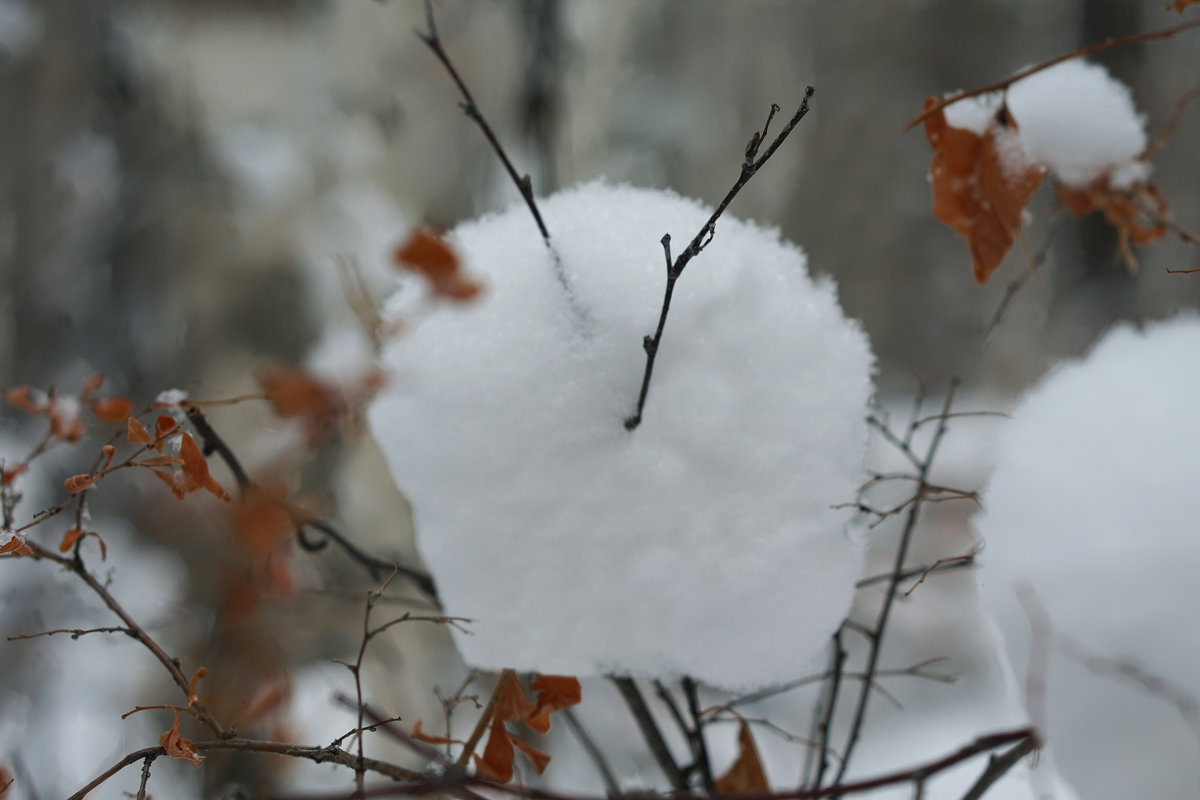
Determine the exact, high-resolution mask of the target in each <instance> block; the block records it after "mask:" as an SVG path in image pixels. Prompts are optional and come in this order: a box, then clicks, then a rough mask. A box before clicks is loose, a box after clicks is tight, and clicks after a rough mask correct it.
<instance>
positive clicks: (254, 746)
mask: <svg viewBox="0 0 1200 800" xmlns="http://www.w3.org/2000/svg"><path fill="white" fill-rule="evenodd" d="M191 745H192V748H193V749H195V750H196V751H197V752H200V753H205V752H210V751H217V750H236V751H240V752H244V753H273V754H275V755H280V756H288V757H290V758H303V759H307V760H309V761H312V762H315V763H317V764H326V763H328V764H337V765H339V766H343V767H349V768H350V769H355V768H356V767H357V766H358V763H359V762H358V757H357V756H355V755H352V754H351V753H349V752H348V751H346V750H341V749H339V748H336V747H306V746H303V745H298V744H290V743H287V742H270V741H263V740H258V739H242V738H238V737H230V738H228V739H218V740H216V741H209V742H192V743H191ZM165 755H167V751H166V750H165V749H163V748H162V747H146V748H143V749H141V750H136V751H134V752H132V753H130V754H128V755H126V756H125V757H124V758H122V759H120V760H119V761H118V762H117V763H116V764H113V765H112V766H111V767H109V768H108V769H106V770H105V771H104V772H102V773H100V775H98V776H97V777H95V778H93V779H92V780H91V781H90V782H89V783H88V784H87V785H86V786H84V787H83V788H82V789H80V790H79V791H77V792H75V794H73V795H71V796H70V797H69V798H67V800H83V798H84V797H87V795H88V794H90V793H91V792H92V791H93V790H94V789H96V788H97V787H99V786H100V785H101V784H103V783H104V782H105V781H107V780H108V779H109V778H111V777H112V776H114V775H116V774H117V773H118V772H120V771H121V770H123V769H125V767H128V766H129V765H130V764H136V763H137V762H139V761H143V760H145V759H147V758H151V757H153V758H160V757H162V756H165ZM363 767H364V768H365V769H366V770H367V771H368V772H373V773H376V774H378V775H383V776H384V777H387V778H391V779H393V780H397V781H420V783H419V784H416V785H418V786H421V787H422V788H423V789H424V791H422V792H413V793H414V794H418V793H419V794H425V793H429V792H433V791H438V790H440V788H441V787H440V785H439V784H437V783H435V782H432V781H431V780H430V776H428V775H423V774H422V773H420V772H414V771H413V770H410V769H405V768H404V767H401V766H397V765H396V764H391V763H388V762H386V761H380V760H378V759H374V758H368V759H364V760H363ZM372 796H378V795H372Z"/></svg>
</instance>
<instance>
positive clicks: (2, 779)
mask: <svg viewBox="0 0 1200 800" xmlns="http://www.w3.org/2000/svg"><path fill="white" fill-rule="evenodd" d="M15 780H16V778H14V777H13V776H12V775H11V774H9V771H8V770H7V769H6V768H4V767H3V766H0V800H3V798H5V797H7V796H8V787H10V786H12V784H13V781H15Z"/></svg>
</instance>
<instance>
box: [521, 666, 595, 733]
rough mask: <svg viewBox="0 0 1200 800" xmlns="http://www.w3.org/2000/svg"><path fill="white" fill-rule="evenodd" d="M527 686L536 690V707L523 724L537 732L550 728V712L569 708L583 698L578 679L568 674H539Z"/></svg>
mask: <svg viewBox="0 0 1200 800" xmlns="http://www.w3.org/2000/svg"><path fill="white" fill-rule="evenodd" d="M529 688H531V689H533V691H535V692H537V707H536V708H535V709H534V710H533V713H531V714H530V715H529V717H528V718H527V719H526V720H525V724H526V725H528V726H529V727H531V728H533V729H534V730H535V731H537V732H538V733H547V732H548V731H549V730H550V715H551V714H553V713H554V712H555V711H561V710H562V709H564V708H570V707H571V706H573V705H576V704H577V703H579V702H580V700H582V699H583V694H582V690H581V689H580V686H579V679H578V678H572V677H570V676H568V675H539V676H538V677H537V678H535V679H534V680H533V682H532V683H531V684H529Z"/></svg>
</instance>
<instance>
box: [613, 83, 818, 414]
mask: <svg viewBox="0 0 1200 800" xmlns="http://www.w3.org/2000/svg"><path fill="white" fill-rule="evenodd" d="M812 96H813V87H811V86H809V87H808V88H807V89H806V90H805V92H804V100H803V102H801V103H800V107H799V108H798V109H796V113H795V114H793V115H792V118H791V119H790V120H788V122H787V124H786V125H784V127H783V130H782V131H780V132H779V135H778V136H776V137H775V139H774V141H772V142H771V144H770V146H769V147H767V150H766V152H765V153H763V155H762V156H761V157H759V158H758V160H755V159H754V156H755V155H756V154H757V153H758V147H759V144H761V142H762V141H763V140H764V139H765V134H766V126H765V125H764V126H763V131H762V132H755V134H754V136H753V137H751V139H750V143H749V144H748V145H747V146H746V160H745V161H744V162H743V163H742V171H741V173H740V174H739V175H738V179H737V181H736V182H735V183H734V184H733V187H732V188H730V190H729V191H728V192H727V193H726V194H725V197H724V199H722V200H721V202H720V204H719V205H718V206H717V208H716V210H715V211H713V213H712V215H711V216H710V217H709V218H708V221H707V222H705V223H704V225H703V227H701V228H700V231H699V232H698V233H697V234H696V235H695V236H694V237H692V241H691V242H690V243H688V246H687V247H685V248H684V249H683V251H682V252H681V253H680V254H679V255H678V256H676V257H675V260H674V261H672V260H671V237H670V235H669V234H667V235H664V236H663V238H662V245H663V250H664V251H665V252H666V256H667V283H666V288H665V290H664V291H663V302H662V309H661V310H660V311H659V315H658V326H657V327H656V328H655V331H654V335H653V336H647V337H644V338H643V340H642V349H643V350H645V351H646V367H645V370H644V371H643V373H642V385H641V388H640V389H639V390H638V399H637V409H636V410H635V411H634V413H633V416H631V417H629V418H628V419H626V420H625V428H626V430H634V429H635V428H637V426H638V425H640V424H641V423H642V412H643V411H644V409H645V407H646V396H647V395H648V394H649V391H650V378H651V377H652V376H653V374H654V359H655V357H656V356H657V355H658V347H659V344H661V343H662V336H663V330H664V329H665V328H666V325H667V315H668V314H669V313H670V311H671V295H672V294H673V293H674V291H675V281H677V280H679V276H680V275H682V274H683V271H684V269H686V268H687V265H688V263H689V262H690V261H691V260H692V259H693V258H695V257H696V256H698V255H699V254H700V252H701V251H702V250H703V249H704V248H705V247H707V246H708V243H709V242H711V241H712V238H713V236H714V235H715V233H716V230H717V220H718V219H720V217H721V215H722V214H724V213H725V209H726V208H728V207H729V204H730V203H731V202H733V199H734V198H735V197H737V195H738V192H740V191H741V190H742V187H743V186H745V185H746V184H747V183H748V182H749V181H750V179H751V178H753V177H754V175H755V174H756V173H757V172H758V171H759V170H760V169H762V166H763V164H766V163H767V159H769V158H770V157H771V156H772V155H774V154H775V151H776V150H778V149H779V146H780V145H781V144H783V142H784V140H785V139H787V137H788V135H789V134H791V132H792V129H793V128H795V127H796V125H797V124H798V123H799V122H800V120H802V119H804V117H805V115H806V114H808V101H809V100H810V99H812ZM773 116H774V112H772V113H771V114H770V115H768V117H767V124H770V122H771V117H773Z"/></svg>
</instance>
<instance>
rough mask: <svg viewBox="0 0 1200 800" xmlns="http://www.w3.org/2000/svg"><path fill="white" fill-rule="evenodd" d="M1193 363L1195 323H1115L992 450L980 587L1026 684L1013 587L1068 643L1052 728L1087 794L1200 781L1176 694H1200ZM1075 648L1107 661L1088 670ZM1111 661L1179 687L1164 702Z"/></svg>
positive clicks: (1059, 663) (1052, 705)
mask: <svg viewBox="0 0 1200 800" xmlns="http://www.w3.org/2000/svg"><path fill="white" fill-rule="evenodd" d="M1197 354H1200V317H1196V316H1184V317H1180V318H1177V319H1175V320H1173V321H1170V322H1167V323H1158V324H1152V325H1149V326H1147V327H1146V329H1145V330H1144V331H1139V330H1137V329H1135V328H1134V327H1132V326H1129V325H1124V326H1120V327H1117V328H1115V329H1113V330H1112V331H1111V332H1110V333H1109V334H1108V335H1107V336H1105V338H1104V339H1103V340H1102V341H1101V342H1100V343H1099V344H1098V345H1097V346H1096V347H1095V348H1094V349H1093V351H1092V352H1091V354H1090V355H1088V357H1087V358H1086V359H1084V360H1082V361H1079V362H1074V363H1071V364H1069V365H1067V366H1063V367H1061V368H1060V369H1058V370H1057V371H1056V372H1053V373H1052V374H1050V375H1049V376H1048V377H1047V378H1045V379H1044V380H1043V381H1042V382H1041V383H1040V384H1038V385H1037V386H1035V387H1034V388H1033V389H1032V390H1030V392H1029V393H1028V395H1027V396H1026V397H1025V398H1024V399H1023V401H1022V402H1021V403H1020V404H1019V406H1018V407H1017V409H1016V411H1015V412H1014V413H1013V418H1012V420H1011V421H1010V422H1009V423H1007V424H1006V425H1005V427H1004V429H1003V430H1002V431H1001V432H1000V435H999V438H998V440H997V446H996V467H995V472H994V474H993V476H992V479H991V482H990V485H989V486H988V488H987V490H986V492H985V495H984V507H985V509H986V512H985V513H984V514H983V515H982V516H981V517H979V518H978V519H977V523H976V524H977V528H978V530H979V531H980V533H982V534H983V536H984V537H985V539H986V546H985V549H984V551H983V554H982V556H981V561H982V569H981V572H980V581H981V583H982V589H983V593H984V597H985V599H986V601H987V603H988V605H989V606H990V607H991V608H993V609H994V610H995V613H996V616H997V618H998V620H999V622H1000V625H1001V628H1002V630H1003V632H1004V636H1005V639H1006V640H1007V642H1008V645H1009V649H1010V655H1011V656H1012V660H1013V666H1014V668H1015V669H1016V671H1017V674H1018V675H1024V674H1026V672H1027V668H1028V667H1027V653H1028V652H1029V639H1030V627H1029V622H1028V621H1027V618H1026V616H1025V614H1024V612H1023V611H1022V610H1021V607H1020V605H1019V601H1018V599H1017V594H1016V592H1015V591H1014V588H1015V585H1016V584H1017V582H1018V581H1025V582H1028V583H1029V584H1030V585H1032V587H1033V589H1034V590H1035V592H1036V594H1037V597H1038V598H1039V599H1040V601H1041V603H1042V604H1043V605H1044V606H1045V607H1046V610H1047V613H1048V615H1049V618H1050V623H1051V625H1052V627H1053V631H1054V633H1055V634H1056V635H1057V636H1058V637H1059V641H1060V644H1061V642H1062V641H1064V640H1070V642H1071V645H1069V646H1068V649H1067V651H1064V650H1063V649H1061V647H1060V648H1059V649H1057V650H1055V653H1054V656H1053V660H1052V663H1051V667H1050V671H1049V678H1050V679H1049V683H1048V686H1047V699H1048V707H1047V717H1048V730H1049V740H1050V744H1051V745H1052V746H1053V747H1054V748H1055V752H1056V756H1057V762H1058V766H1059V767H1060V768H1061V769H1062V771H1063V773H1064V774H1065V775H1066V776H1067V777H1068V779H1070V780H1071V781H1072V782H1073V783H1074V784H1075V785H1076V786H1077V787H1078V788H1079V791H1080V794H1081V796H1084V797H1088V798H1098V799H1102V798H1114V799H1115V798H1128V797H1135V796H1136V797H1140V798H1172V797H1184V796H1192V793H1191V792H1190V791H1188V790H1187V789H1188V787H1190V788H1191V789H1194V788H1195V787H1196V786H1200V766H1198V765H1197V761H1196V747H1197V744H1198V742H1200V730H1196V729H1195V728H1196V725H1197V720H1195V719H1192V720H1191V721H1190V724H1189V720H1188V718H1187V715H1186V714H1181V713H1180V709H1179V708H1176V707H1175V706H1174V705H1173V703H1174V702H1175V701H1174V700H1171V699H1170V698H1169V697H1168V695H1170V694H1172V693H1173V694H1175V695H1178V694H1179V692H1180V690H1182V692H1183V693H1189V694H1190V695H1191V697H1193V698H1195V697H1200V669H1198V666H1200V627H1198V626H1197V625H1196V619H1197V617H1198V616H1200V589H1198V588H1197V582H1196V567H1197V565H1200V536H1197V527H1196V526H1197V520H1200V492H1197V491H1196V472H1197V469H1196V464H1197V454H1198V453H1200V417H1198V416H1197V414H1196V410H1195V403H1196V397H1197V396H1198V395H1200V376H1198V375H1197V372H1196V370H1195V369H1194V365H1195V363H1196V358H1197ZM1071 647H1074V648H1076V650H1077V649H1078V648H1080V647H1082V648H1084V652H1085V653H1086V654H1087V655H1089V656H1094V657H1098V658H1103V659H1110V661H1107V662H1104V663H1103V664H1101V663H1099V662H1096V661H1095V660H1093V663H1092V666H1091V667H1090V668H1088V667H1086V666H1085V665H1083V664H1081V663H1080V661H1079V654H1078V653H1076V655H1074V656H1072V655H1070V654H1069V653H1070V648H1071ZM1111 659H1118V660H1120V661H1122V662H1124V663H1125V664H1133V665H1136V668H1137V669H1140V670H1143V671H1145V673H1146V674H1149V675H1153V676H1156V677H1157V678H1161V679H1163V680H1166V681H1168V682H1169V684H1170V685H1172V686H1173V687H1174V688H1172V689H1169V690H1164V691H1162V692H1161V693H1160V694H1159V695H1158V696H1156V695H1155V694H1154V693H1152V692H1150V691H1146V690H1145V689H1143V688H1142V687H1141V686H1139V685H1138V683H1137V682H1136V681H1133V680H1129V679H1128V678H1126V679H1122V678H1120V677H1119V676H1115V675H1114V673H1115V672H1116V671H1117V662H1114V661H1111ZM1192 702H1194V701H1192ZM1185 706H1186V703H1185ZM1192 713H1193V714H1194V712H1192Z"/></svg>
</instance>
